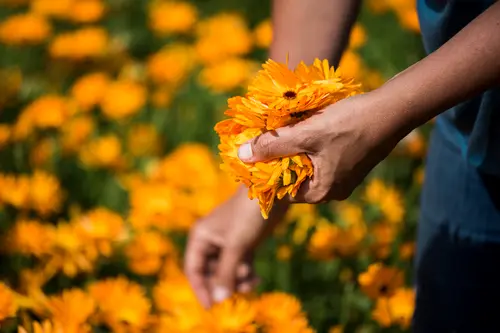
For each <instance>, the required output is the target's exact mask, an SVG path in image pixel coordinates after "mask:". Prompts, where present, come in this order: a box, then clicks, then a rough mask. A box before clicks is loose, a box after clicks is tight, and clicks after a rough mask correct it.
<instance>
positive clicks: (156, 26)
mask: <svg viewBox="0 0 500 333" xmlns="http://www.w3.org/2000/svg"><path fill="white" fill-rule="evenodd" d="M197 18H198V11H197V9H196V7H195V6H194V5H193V4H191V3H189V2H184V1H156V2H153V4H152V6H151V7H150V8H149V26H150V27H151V29H152V30H153V31H154V32H155V33H156V34H158V35H160V36H163V35H168V34H172V33H186V32H189V31H190V30H191V29H192V28H193V26H194V24H195V23H196V20H197Z"/></svg>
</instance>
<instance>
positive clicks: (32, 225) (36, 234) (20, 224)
mask: <svg viewBox="0 0 500 333" xmlns="http://www.w3.org/2000/svg"><path fill="white" fill-rule="evenodd" d="M6 242H7V244H8V250H9V251H12V252H17V253H21V254H24V255H34V256H36V257H41V256H43V255H46V254H48V253H49V252H50V251H51V249H52V245H53V242H54V229H53V228H52V226H51V225H46V224H43V223H40V222H39V221H36V220H19V221H16V223H15V224H14V227H13V228H12V229H11V230H10V231H9V233H8V234H7V240H6Z"/></svg>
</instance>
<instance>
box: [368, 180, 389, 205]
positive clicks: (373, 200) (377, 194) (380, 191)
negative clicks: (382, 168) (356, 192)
mask: <svg viewBox="0 0 500 333" xmlns="http://www.w3.org/2000/svg"><path fill="white" fill-rule="evenodd" d="M385 189H386V186H385V184H384V182H383V181H382V180H381V179H378V178H374V179H371V180H370V181H369V183H368V184H367V185H366V188H365V196H364V198H365V200H366V201H367V202H368V203H370V204H372V205H376V204H378V203H379V202H381V201H382V198H383V197H384V194H385Z"/></svg>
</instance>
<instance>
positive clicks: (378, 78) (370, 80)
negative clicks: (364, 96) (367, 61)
mask: <svg viewBox="0 0 500 333" xmlns="http://www.w3.org/2000/svg"><path fill="white" fill-rule="evenodd" d="M362 80H363V87H364V90H365V91H371V90H375V89H377V88H379V87H380V86H382V85H383V84H384V83H385V78H384V77H383V76H382V74H381V73H380V72H379V71H377V70H375V69H364V70H363V75H362Z"/></svg>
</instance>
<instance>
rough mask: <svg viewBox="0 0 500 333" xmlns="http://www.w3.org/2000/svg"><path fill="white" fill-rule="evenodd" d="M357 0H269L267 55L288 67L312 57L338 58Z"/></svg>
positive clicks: (356, 9)
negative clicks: (270, 26)
mask: <svg viewBox="0 0 500 333" xmlns="http://www.w3.org/2000/svg"><path fill="white" fill-rule="evenodd" d="M360 3H361V0H349V1H346V0H313V1H307V0H273V8H272V21H273V31H274V32H273V33H274V36H273V43H272V45H271V49H270V58H271V59H274V60H276V61H280V62H284V61H285V59H286V55H287V54H289V57H290V59H289V60H290V62H289V66H290V68H293V67H295V66H296V65H297V64H298V63H299V62H300V61H304V62H305V63H308V64H309V63H312V62H313V61H314V59H315V58H320V59H329V60H330V61H331V62H332V64H334V65H335V66H336V65H337V64H338V62H339V61H340V57H341V55H342V52H343V51H344V49H345V47H346V45H347V43H348V41H349V32H350V29H351V27H352V25H353V23H354V21H355V20H356V17H357V14H358V12H359V6H360Z"/></svg>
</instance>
